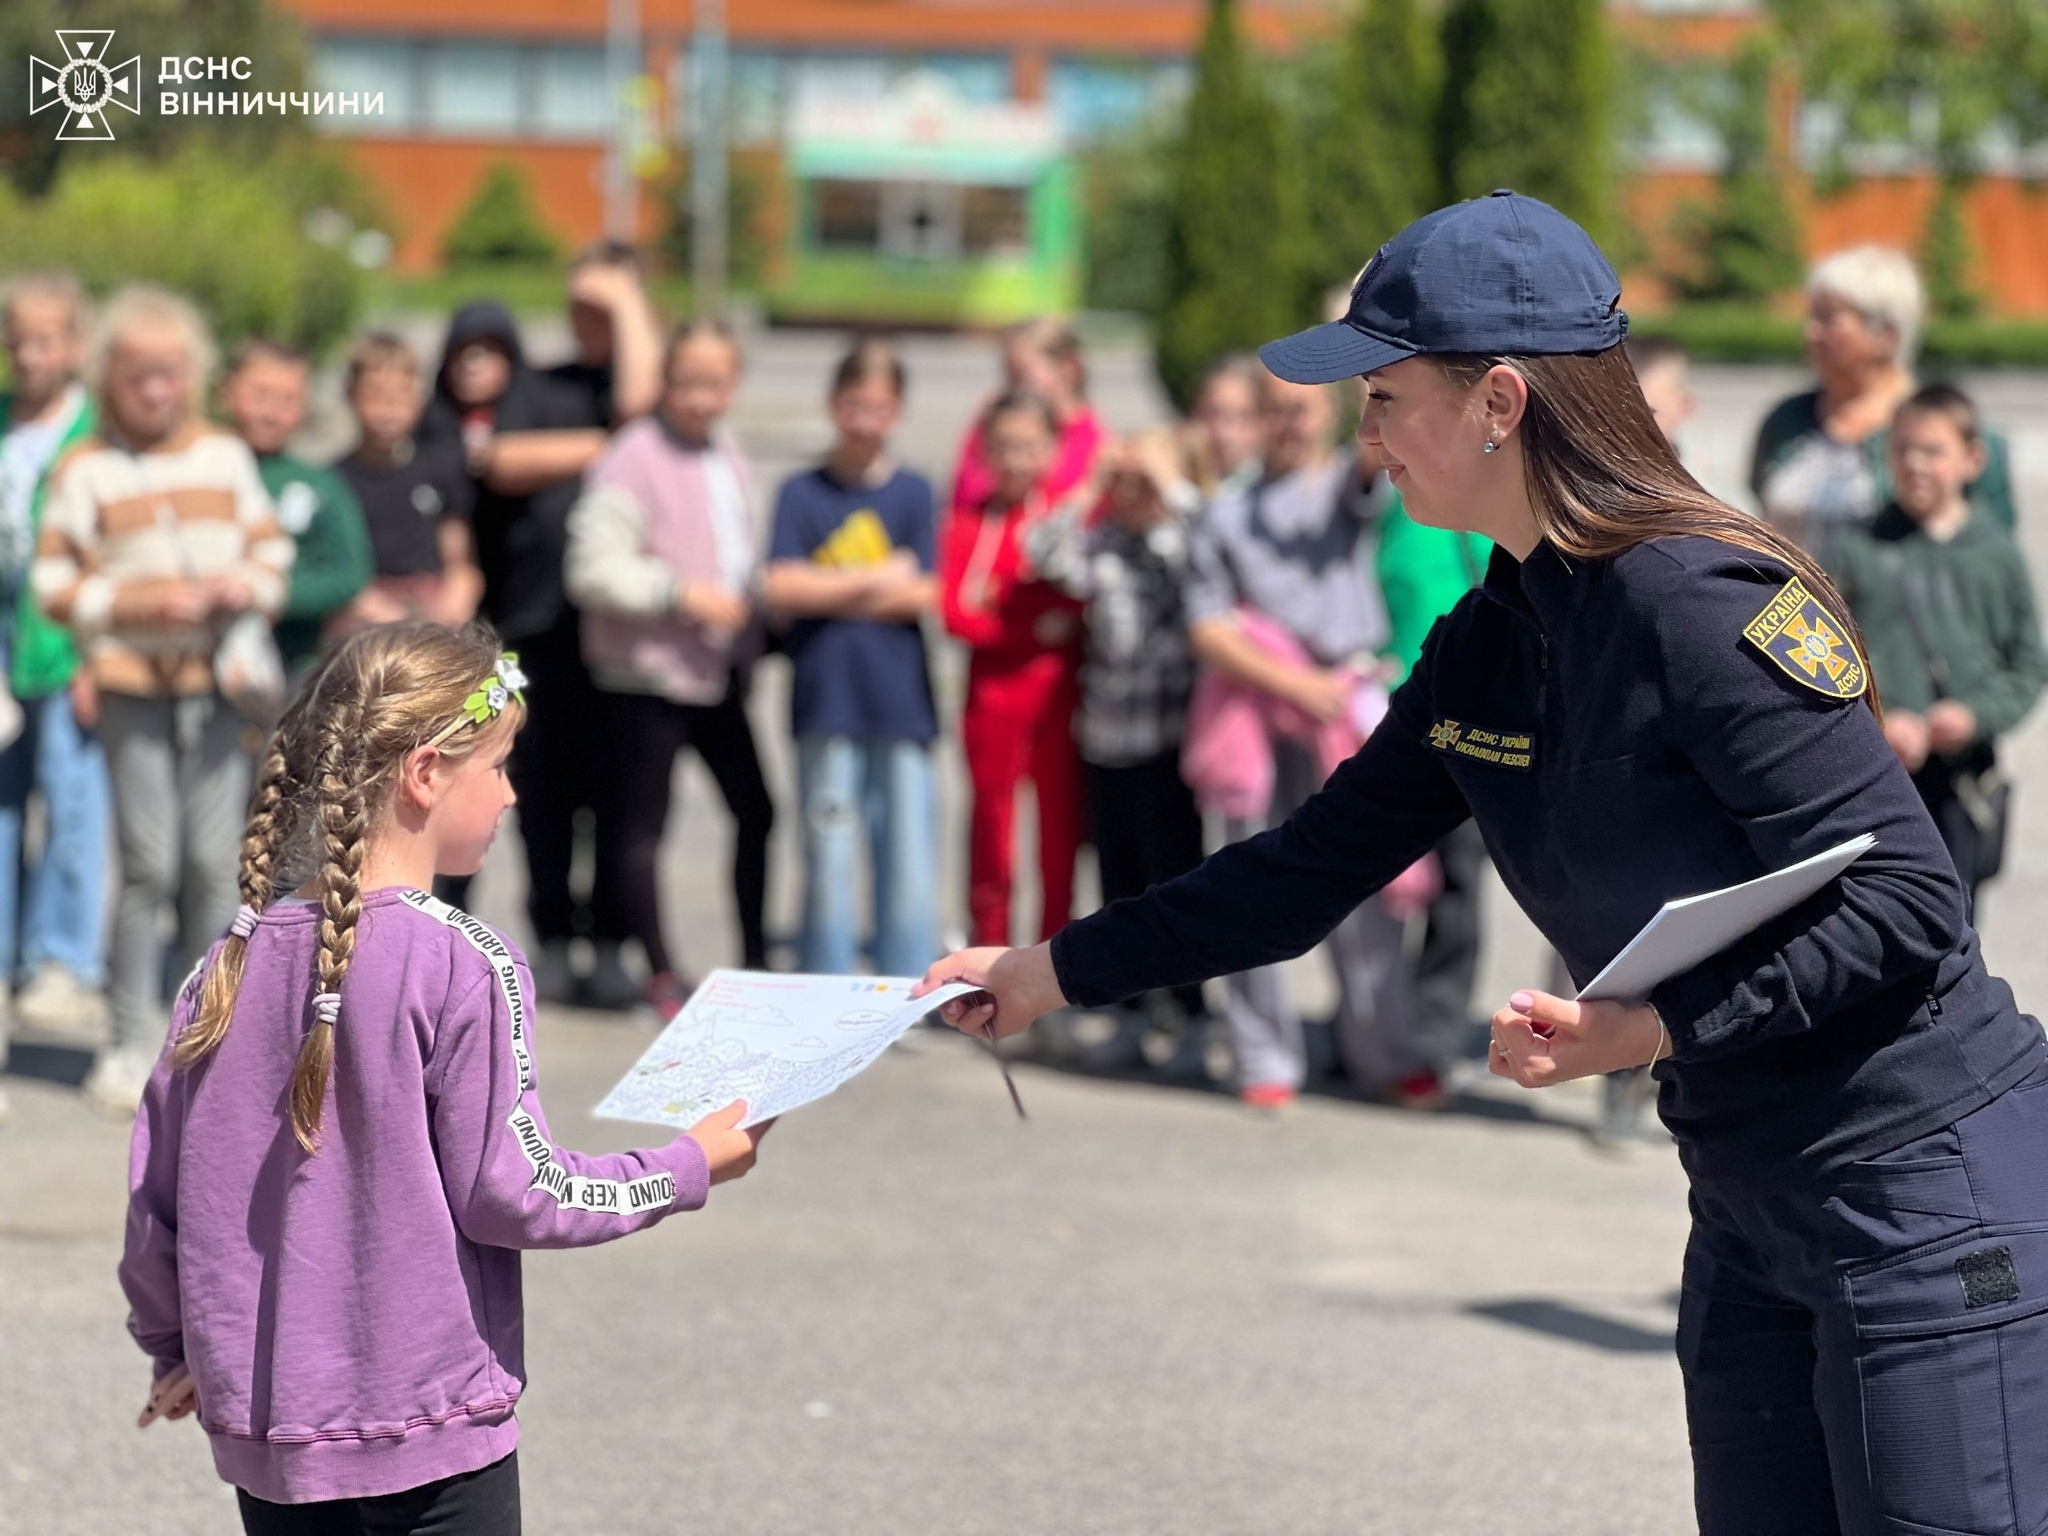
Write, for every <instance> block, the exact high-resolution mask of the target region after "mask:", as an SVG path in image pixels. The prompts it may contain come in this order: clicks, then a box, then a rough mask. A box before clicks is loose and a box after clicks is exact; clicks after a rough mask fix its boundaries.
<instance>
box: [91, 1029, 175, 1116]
mask: <svg viewBox="0 0 2048 1536" xmlns="http://www.w3.org/2000/svg"><path fill="white" fill-rule="evenodd" d="M156 1058H157V1053H156V1052H155V1051H152V1050H149V1049H148V1048H147V1047H143V1046H134V1045H123V1046H116V1047H114V1048H113V1049H111V1050H105V1051H102V1052H100V1054H99V1056H98V1058H97V1059H96V1060H95V1061H94V1062H93V1064H92V1070H91V1071H90V1072H88V1073H86V1075H85V1083H84V1085H83V1087H82V1088H81V1090H80V1091H81V1092H83V1093H84V1095H85V1101H86V1103H88V1104H90V1105H91V1106H92V1107H93V1108H94V1109H96V1110H99V1111H100V1112H101V1113H102V1114H104V1115H107V1116H109V1117H110V1118H112V1119H116V1120H132V1119H134V1118H135V1111H136V1110H138V1109H140V1108H141V1107H142V1090H143V1089H145V1088H147V1087H148V1086H149V1074H150V1073H151V1072H153V1071H155V1070H156Z"/></svg>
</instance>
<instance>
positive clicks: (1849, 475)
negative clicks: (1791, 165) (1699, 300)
mask: <svg viewBox="0 0 2048 1536" xmlns="http://www.w3.org/2000/svg"><path fill="white" fill-rule="evenodd" d="M1926 307H1927V306H1926V299H1925V297H1924V295H1923V293H1922V290H1921V286H1920V275H1919V273H1918V272H1916V271H1915V270H1914V268H1913V262H1912V260H1911V258H1910V257H1908V256H1907V255H1906V254H1905V253H1904V252H1902V251H1897V250H1892V249H1889V248H1887V247H1885V246H1879V245H1858V246H1852V247H1850V248H1849V249H1847V250H1843V251H1837V252H1835V253H1834V254H1833V255H1832V256H1829V257H1827V258H1826V259H1824V260H1823V261H1821V262H1819V263H1818V264H1817V265H1816V266H1815V267H1814V269H1813V271H1812V272H1811V273H1810V274H1809V275H1808V277H1807V280H1806V355H1807V359H1808V361H1809V362H1811V363H1812V365H1813V371H1814V374H1815V375H1816V379H1817V383H1818V386H1819V387H1818V388H1816V389H1811V390H1807V391H1806V392H1804V393H1802V394H1797V395H1793V396H1792V397H1791V398H1790V399H1787V400H1784V401H1781V402H1780V403H1779V404H1778V406H1777V407H1776V409H1774V410H1773V411H1772V412H1771V413H1770V415H1769V416H1767V417H1765V418H1764V424H1763V425H1762V426H1761V427H1760V428H1758V430H1757V438H1756V452H1755V455H1754V457H1753V458H1752V459H1751V461H1750V471H1749V485H1750V489H1751V490H1752V491H1754V492H1755V493H1756V498H1757V501H1758V504H1759V505H1760V506H1761V508H1762V510H1763V514H1764V517H1765V518H1766V519H1767V520H1768V521H1770V522H1771V523H1773V524H1775V525H1776V526H1777V527H1778V528H1780V529H1782V530H1783V531H1784V532H1786V533H1787V534H1790V535H1791V536H1792V537H1793V538H1794V539H1796V540H1798V541H1799V543H1801V544H1802V545H1804V546H1805V547H1806V548H1808V549H1814V550H1817V549H1819V548H1820V547H1821V545H1822V543H1823V542H1824V541H1825V540H1826V538H1827V534H1828V530H1829V529H1830V527H1832V526H1834V525H1837V524H1841V523H1849V522H1865V521H1868V520H1869V519H1870V518H1872V517H1874V516H1876V514H1877V512H1878V511H1879V509H1880V508H1882V507H1883V506H1884V504H1885V503H1886V502H1887V501H1888V500H1890V499H1891V473H1890V467H1889V459H1888V453H1889V446H1890V442H1891V423H1892V415H1893V413H1894V412H1896V411H1897V410H1898V408H1899V405H1900V404H1901V403H1902V402H1903V401H1904V400H1905V399H1906V397H1907V396H1908V395H1910V394H1912V393H1913V391H1914V389H1915V388H1916V387H1917V385H1918V381H1917V379H1916V378H1915V377H1914V371H1913V365H1914V362H1915V360H1916V358H1917V356H1918V353H1919V346H1920V331H1921V326H1922V324H1923V322H1924V320H1925V318H1926ZM1987 446H1988V449H1989V453H1988V457H1987V459H1986V463H1985V469H1984V473H1983V475H1981V476H1980V477H1979V478H1978V480H1977V481H1976V483H1975V484H1973V485H1972V486H1971V487H1970V499H1971V502H1972V504H1973V505H1974V506H1975V507H1976V509H1977V510H1978V511H1979V512H1980V513H1983V514H1985V515H1987V516H1989V517H1990V518H1991V519H1992V520H1993V521H1994V522H1996V523H1998V524H1999V525H2000V526H2002V527H2004V528H2007V529H2010V528H2011V527H2012V525H2013V505H2012V489H2011V479H2010V476H2009V475H2008V473H2007V469H2006V453H2005V444H2004V441H2003V440H2002V439H1996V438H1988V439H1987Z"/></svg>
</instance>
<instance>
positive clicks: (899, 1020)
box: [595, 970, 978, 1130]
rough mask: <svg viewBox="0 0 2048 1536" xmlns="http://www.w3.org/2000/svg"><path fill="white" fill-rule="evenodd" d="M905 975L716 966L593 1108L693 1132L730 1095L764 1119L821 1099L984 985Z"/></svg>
mask: <svg viewBox="0 0 2048 1536" xmlns="http://www.w3.org/2000/svg"><path fill="white" fill-rule="evenodd" d="M915 985H917V982H916V979H915V978H913V977H909V976H785V975H780V974H774V973H770V972H767V971H727V970H719V971H713V972H712V973H711V974H710V975H709V976H707V977H705V978H704V982H703V985H701V986H699V987H698V988H697V990H696V991H695V992H694V993H693V994H691V997H690V1001H689V1002H688V1004H686V1005H685V1006H684V1008H683V1011H682V1012H681V1013H678V1014H677V1015H676V1016H675V1018H674V1019H673V1020H671V1021H670V1023H669V1026H668V1028H667V1029H664V1030H663V1031H662V1032H661V1034H660V1036H659V1037H658V1038H657V1039H656V1040H655V1042H654V1044H652V1045H650V1046H649V1047H648V1048H647V1051H646V1054H644V1055H643V1056H641V1058H640V1060H639V1061H638V1062H637V1063H636V1064H635V1065H634V1067H633V1070H632V1071H630V1072H628V1073H627V1074H626V1075H625V1076H624V1077H622V1078H620V1079H619V1081H618V1083H617V1084H616V1086H614V1087H613V1089H612V1091H611V1092H610V1093H608V1094H606V1095H605V1096H604V1102H603V1103H601V1104H599V1105H598V1106H597V1109H596V1111H595V1113H596V1114H597V1116H598V1118H600V1119H603V1120H643V1121H648V1122H651V1123H653V1124H656V1125H673V1126H678V1127H680V1128H682V1129H684V1130H688V1129H689V1128H690V1127H691V1126H693V1125H695V1124H696V1123H697V1122H698V1121H699V1120H702V1119H703V1118H704V1117H705V1116H706V1115H708V1114H710V1113H711V1112H712V1111H713V1110H719V1109H723V1108H725V1106H726V1105H728V1104H730V1103H732V1101H733V1100H734V1099H745V1100H746V1102H747V1116H746V1119H745V1120H743V1121H741V1122H740V1123H741V1124H742V1125H743V1126H746V1125H758V1124H760V1123H761V1122H762V1121H763V1120H773V1119H774V1118H775V1117H776V1116H777V1115H780V1114H783V1113H786V1112H787V1111H789V1110H792V1109H795V1108H796V1107H797V1106H798V1105H800V1104H808V1103H810V1102H811V1101H812V1100H813V1099H822V1098H823V1097H824V1096H825V1095H826V1094H828V1093H830V1092H832V1090H833V1089H835V1088H837V1087H838V1086H839V1085H840V1084H841V1083H843V1082H845V1081H846V1080H847V1079H848V1078H850V1077H853V1076H854V1075H855V1074H856V1073H858V1072H861V1071H862V1070H864V1069H865V1068H867V1067H868V1066H869V1065H871V1064H872V1063H873V1062H874V1061H875V1059H876V1058H877V1057H879V1056H880V1055H881V1054H882V1052H884V1051H886V1050H887V1049H888V1048H889V1047H890V1046H892V1045H894V1044H895V1043H896V1041H897V1040H898V1039H899V1038H901V1037H902V1035H903V1034H904V1033H905V1032H906V1031H907V1030H908V1029H909V1028H910V1027H911V1025H913V1024H915V1023H916V1022H917V1021H918V1020H919V1019H921V1018H923V1017H924V1016H925V1015H926V1014H928V1013H930V1012H931V1011H932V1010H933V1009H935V1008H937V1007H939V1006H940V1005H941V1004H943V1003H947V1002H950V1001H951V1000H952V999H954V998H956V997H965V996H966V995H967V994H968V993H970V992H973V991H976V990H978V989H977V988H975V987H972V986H969V985H967V984H966V983H964V982H955V983H952V984H950V985H948V986H943V987H940V988H938V989H937V990H936V991H934V992H932V993H930V994H929V995H928V996H925V997H920V998H915V999H913V998H912V997H911V995H910V989H911V988H912V987H913V986H915Z"/></svg>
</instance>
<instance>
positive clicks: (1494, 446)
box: [1479, 437, 1500, 453]
mask: <svg viewBox="0 0 2048 1536" xmlns="http://www.w3.org/2000/svg"><path fill="white" fill-rule="evenodd" d="M1479 451H1480V452H1481V453H1499V452H1500V439H1499V438H1497V437H1489V438H1488V439H1487V440H1486V442H1485V444H1484V446H1482V447H1481V448H1480V450H1479Z"/></svg>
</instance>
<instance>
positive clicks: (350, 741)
mask: <svg viewBox="0 0 2048 1536" xmlns="http://www.w3.org/2000/svg"><path fill="white" fill-rule="evenodd" d="M365 691H367V692H369V693H370V694H371V696H372V697H374V696H375V693H376V691H377V690H375V689H369V690H365ZM364 713H365V711H364V708H363V701H362V699H361V697H360V696H359V697H356V698H349V699H343V700H339V701H337V706H336V708H335V709H334V710H333V712H332V713H331V714H330V715H329V716H328V718H327V720H326V722H325V727H324V735H323V739H322V741H321V744H320V757H319V765H318V768H317V771H316V777H315V788H316V792H317V796H318V801H319V813H318V814H319V818H320V823H319V830H320V876H319V879H320V960H319V979H320V986H319V990H318V992H317V993H316V994H315V997H314V1015H315V1016H314V1020H313V1027H312V1029H311V1030H310V1031H308V1032H307V1035H306V1041H305V1044H304V1045H302V1046H301V1047H300V1048H299V1060H298V1065H297V1066H296V1067H295V1068H294V1069H293V1072H292V1095H291V1096H292V1134H293V1135H295V1136H296V1137H298V1140H299V1145H300V1146H302V1147H304V1148H305V1149H306V1150H307V1151H308V1152H312V1151H315V1150H317V1149H318V1147H319V1143H320V1121H321V1117H322V1111H323V1108H324V1106H325V1103H326V1100H327V1084H328V1080H329V1078H330V1077H332V1075H333V1072H334V1018H335V1011H336V1009H337V1007H338V1005H339V1001H340V996H341V983H342V979H343V978H344V977H345V976H347V975H348V968H349V962H350V961H351V960H352V959H354V957H355V949H356V925H357V923H358V922H359V921H361V919H362V915H363V886H362V875H363V854H364V850H365V845H366V843H367V842H368V837H369V830H370V827H369V822H370V814H369V811H370V808H369V797H368V794H367V793H366V786H365V783H364V780H365V778H366V772H365V769H366V767H367V765H366V764H365V763H364V762H363V761H362V750H361V748H362V727H363V716H364ZM326 998H332V999H334V1001H332V1002H327V1001H325V1000H324V999H326Z"/></svg>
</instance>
